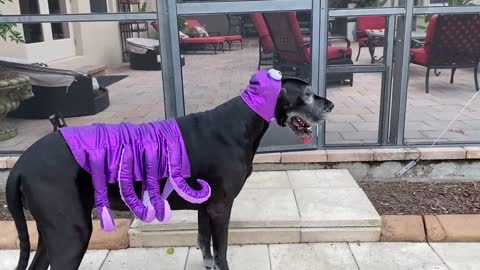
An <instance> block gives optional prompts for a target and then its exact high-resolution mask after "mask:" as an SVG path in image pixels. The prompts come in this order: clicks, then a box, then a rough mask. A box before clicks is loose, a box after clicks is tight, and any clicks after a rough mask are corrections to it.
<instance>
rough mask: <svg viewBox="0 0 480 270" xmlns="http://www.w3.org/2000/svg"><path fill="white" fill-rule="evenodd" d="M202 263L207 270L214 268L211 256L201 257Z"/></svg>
mask: <svg viewBox="0 0 480 270" xmlns="http://www.w3.org/2000/svg"><path fill="white" fill-rule="evenodd" d="M203 265H205V269H209V270H213V269H216V268H215V265H214V262H213V258H212V257H205V258H204V259H203Z"/></svg>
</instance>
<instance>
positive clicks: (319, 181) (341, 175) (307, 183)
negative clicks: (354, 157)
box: [287, 169, 358, 188]
mask: <svg viewBox="0 0 480 270" xmlns="http://www.w3.org/2000/svg"><path fill="white" fill-rule="evenodd" d="M287 175H288V179H289V180H290V183H291V184H292V187H293V188H310V187H315V188H318V187H320V188H328V187H336V188H351V187H353V188H355V187H358V184H357V182H356V181H355V179H353V177H352V175H351V174H350V173H349V172H348V171H347V170H343V169H340V170H331V169H329V170H298V171H295V170H290V171H287Z"/></svg>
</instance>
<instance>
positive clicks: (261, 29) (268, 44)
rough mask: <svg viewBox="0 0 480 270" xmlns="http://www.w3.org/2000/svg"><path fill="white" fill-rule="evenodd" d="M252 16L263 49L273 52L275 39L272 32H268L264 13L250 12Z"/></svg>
mask: <svg viewBox="0 0 480 270" xmlns="http://www.w3.org/2000/svg"><path fill="white" fill-rule="evenodd" d="M250 18H251V19H252V22H253V24H254V25H255V29H257V32H258V35H259V37H260V42H261V43H262V48H263V51H264V52H266V53H271V52H273V40H272V37H271V36H270V32H268V28H267V24H265V20H264V19H263V16H262V13H258V12H255V13H252V14H250Z"/></svg>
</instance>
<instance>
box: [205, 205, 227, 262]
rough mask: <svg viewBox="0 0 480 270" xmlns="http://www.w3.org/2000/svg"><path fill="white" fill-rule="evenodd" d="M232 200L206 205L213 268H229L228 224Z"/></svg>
mask: <svg viewBox="0 0 480 270" xmlns="http://www.w3.org/2000/svg"><path fill="white" fill-rule="evenodd" d="M232 205H233V202H221V203H213V204H211V205H208V206H207V211H208V215H209V217H210V224H211V226H212V240H213V253H214V261H215V269H217V270H229V267H228V262H227V248H228V225H229V223H230V213H231V212H232Z"/></svg>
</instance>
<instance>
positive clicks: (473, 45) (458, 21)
mask: <svg viewBox="0 0 480 270" xmlns="http://www.w3.org/2000/svg"><path fill="white" fill-rule="evenodd" d="M410 52H411V63H413V64H417V65H421V66H424V67H426V68H427V73H426V79H425V92H426V93H428V92H429V77H430V70H431V69H435V75H437V76H438V75H439V73H437V72H436V69H451V70H452V71H451V78H450V83H452V84H453V77H454V76H455V71H456V69H457V68H473V76H474V80H475V89H476V90H477V91H478V90H479V85H478V74H477V73H478V64H479V59H480V15H479V14H458V15H457V14H455V15H435V16H433V17H432V18H431V19H430V22H429V24H428V26H427V37H426V39H425V42H424V43H423V47H421V48H415V49H411V51H410Z"/></svg>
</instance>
